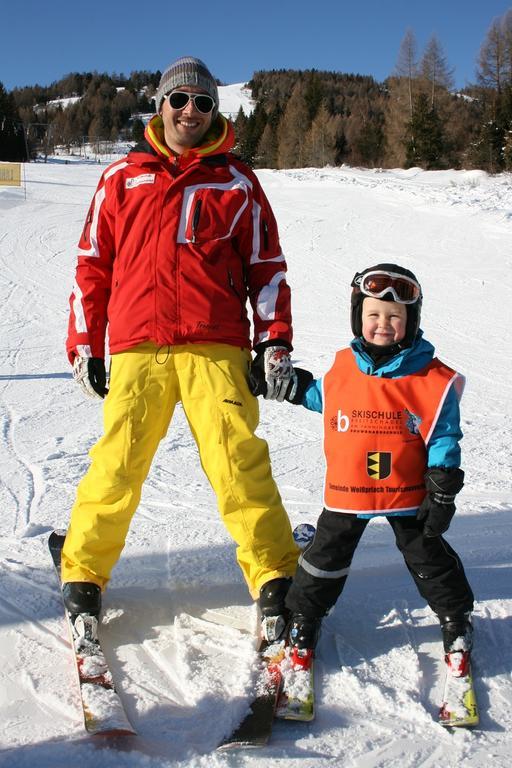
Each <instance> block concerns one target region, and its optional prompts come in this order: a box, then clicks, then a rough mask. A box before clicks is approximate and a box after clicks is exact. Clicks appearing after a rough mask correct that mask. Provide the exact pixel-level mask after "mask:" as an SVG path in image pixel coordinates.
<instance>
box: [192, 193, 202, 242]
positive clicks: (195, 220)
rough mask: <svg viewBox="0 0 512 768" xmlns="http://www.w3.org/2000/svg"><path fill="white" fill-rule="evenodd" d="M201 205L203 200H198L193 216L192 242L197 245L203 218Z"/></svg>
mask: <svg viewBox="0 0 512 768" xmlns="http://www.w3.org/2000/svg"><path fill="white" fill-rule="evenodd" d="M201 205H202V200H200V199H199V200H198V201H197V203H196V205H195V208H194V215H193V216H192V242H193V243H195V241H196V230H197V227H198V226H199V217H200V216H201Z"/></svg>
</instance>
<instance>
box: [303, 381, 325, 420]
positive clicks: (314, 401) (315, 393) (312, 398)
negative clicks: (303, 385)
mask: <svg viewBox="0 0 512 768" xmlns="http://www.w3.org/2000/svg"><path fill="white" fill-rule="evenodd" d="M302 405H303V406H304V408H307V409H308V410H309V411H316V412H317V413H322V411H323V397H322V379H314V380H313V381H312V382H311V384H310V385H309V386H308V388H307V389H306V391H305V393H304V399H303V400H302Z"/></svg>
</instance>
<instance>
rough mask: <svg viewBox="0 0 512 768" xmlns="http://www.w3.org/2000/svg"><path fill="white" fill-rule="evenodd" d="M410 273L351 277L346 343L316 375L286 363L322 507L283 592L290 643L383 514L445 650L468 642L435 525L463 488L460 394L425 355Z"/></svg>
mask: <svg viewBox="0 0 512 768" xmlns="http://www.w3.org/2000/svg"><path fill="white" fill-rule="evenodd" d="M421 305H422V292H421V287H420V285H419V283H418V281H417V279H416V277H415V276H414V274H413V273H412V272H410V271H409V270H407V269H404V268H403V267H400V266H398V265H396V264H378V265H376V266H375V267H370V268H368V269H365V270H363V271H362V272H360V273H358V274H356V275H355V277H354V279H353V281H352V297H351V325H352V330H353V333H354V336H355V338H354V340H353V341H352V342H351V345H350V348H348V349H344V350H341V351H340V352H338V353H337V355H336V358H335V361H334V364H333V366H332V368H331V369H330V370H329V371H328V372H327V374H326V375H325V376H324V377H323V379H321V380H318V381H314V380H313V379H312V376H311V374H310V373H309V372H307V371H301V370H300V369H295V381H294V383H293V386H292V385H291V386H290V388H289V391H288V392H287V394H286V399H287V400H289V401H290V402H293V403H295V404H299V403H300V404H302V405H304V406H305V407H306V408H309V409H310V410H315V411H319V412H321V413H323V420H324V452H325V459H326V473H325V481H324V509H323V511H322V513H321V515H320V517H319V519H318V523H317V528H316V534H315V538H314V540H313V542H312V543H311V544H310V546H309V547H308V548H307V549H306V550H305V552H304V553H303V554H302V556H301V558H300V560H299V567H298V570H297V573H296V575H295V578H294V580H293V583H292V586H291V588H290V590H289V592H288V595H287V598H286V606H287V608H288V610H289V611H290V613H291V621H290V629H289V642H290V644H291V645H292V646H295V647H296V648H297V649H298V650H300V651H303V650H305V649H307V650H313V649H314V648H315V645H316V642H317V639H318V634H319V630H320V623H321V620H322V618H323V617H324V616H325V615H326V614H327V612H328V611H329V610H330V609H331V608H332V607H333V605H334V604H335V602H336V600H337V599H338V597H339V595H340V594H341V592H342V590H343V587H344V586H345V582H346V579H347V576H348V573H349V569H350V565H351V562H352V558H353V555H354V552H355V550H356V547H357V545H358V543H359V540H360V538H361V536H362V534H363V532H364V530H365V528H366V526H367V524H368V522H369V520H371V519H372V518H373V517H375V516H376V515H384V516H386V518H387V521H388V522H389V524H390V525H391V527H392V528H393V531H394V534H395V537H396V543H397V546H398V548H399V550H400V551H401V553H402V555H403V557H404V560H405V563H406V565H407V568H408V570H409V572H410V574H411V576H412V577H413V579H414V581H415V583H416V586H417V588H418V590H419V592H420V594H421V595H422V597H423V598H424V599H425V600H426V601H427V603H428V604H429V605H430V607H431V608H432V610H433V611H434V613H435V614H436V615H437V616H438V618H439V621H440V624H441V628H442V633H443V641H444V647H445V651H446V652H447V653H448V652H450V651H454V650H459V649H461V650H468V651H469V650H470V648H471V638H472V628H471V622H470V613H471V611H472V609H473V593H472V590H471V587H470V586H469V583H468V581H467V578H466V575H465V573H464V568H463V566H462V563H461V561H460V558H459V556H458V555H457V553H456V552H455V551H454V550H453V549H452V547H451V546H450V545H449V544H448V542H447V541H446V540H445V539H444V538H443V537H442V534H443V533H444V532H445V531H446V530H447V529H448V526H449V524H450V521H451V519H452V517H453V514H454V512H455V504H454V501H455V496H456V494H457V493H458V492H459V491H460V490H461V488H462V486H463V479H464V472H463V471H462V470H461V469H460V447H459V441H460V439H461V437H462V432H461V429H460V413H459V399H460V397H461V395H462V390H463V387H464V378H463V377H462V376H461V375H460V374H458V373H457V372H456V371H454V370H452V369H451V368H449V367H448V366H447V365H445V364H444V363H442V362H441V361H440V360H438V359H437V358H435V357H434V347H433V346H432V344H430V343H429V342H428V341H426V339H424V338H423V332H422V331H421V330H420V327H419V325H420V315H421Z"/></svg>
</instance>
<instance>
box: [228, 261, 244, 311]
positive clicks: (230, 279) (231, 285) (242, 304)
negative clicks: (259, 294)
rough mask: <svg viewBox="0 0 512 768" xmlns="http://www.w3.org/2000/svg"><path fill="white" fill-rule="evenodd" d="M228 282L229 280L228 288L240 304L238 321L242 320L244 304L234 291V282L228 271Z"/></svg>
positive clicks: (235, 290)
mask: <svg viewBox="0 0 512 768" xmlns="http://www.w3.org/2000/svg"><path fill="white" fill-rule="evenodd" d="M228 280H229V287H230V288H231V290H232V291H233V293H234V294H235V296H236V297H237V299H238V301H239V302H240V320H243V319H244V302H243V301H242V297H241V296H240V294H239V292H238V291H237V289H236V285H235V281H234V280H233V275H232V274H231V270H230V269H228Z"/></svg>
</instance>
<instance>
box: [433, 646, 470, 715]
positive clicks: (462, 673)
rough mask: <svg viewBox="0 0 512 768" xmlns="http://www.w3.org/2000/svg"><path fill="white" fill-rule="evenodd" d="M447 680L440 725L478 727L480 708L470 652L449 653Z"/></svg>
mask: <svg viewBox="0 0 512 768" xmlns="http://www.w3.org/2000/svg"><path fill="white" fill-rule="evenodd" d="M445 661H446V680H445V685H444V694H443V703H442V705H441V709H440V712H439V723H440V724H441V725H443V726H445V727H447V728H454V727H471V726H474V725H478V721H479V717H478V707H477V703H476V696H475V689H474V687H473V675H472V672H471V655H470V652H469V651H454V652H452V653H447V654H446V656H445Z"/></svg>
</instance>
